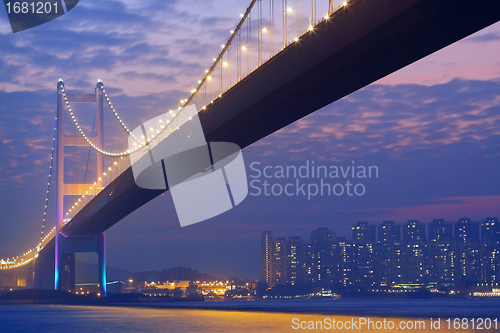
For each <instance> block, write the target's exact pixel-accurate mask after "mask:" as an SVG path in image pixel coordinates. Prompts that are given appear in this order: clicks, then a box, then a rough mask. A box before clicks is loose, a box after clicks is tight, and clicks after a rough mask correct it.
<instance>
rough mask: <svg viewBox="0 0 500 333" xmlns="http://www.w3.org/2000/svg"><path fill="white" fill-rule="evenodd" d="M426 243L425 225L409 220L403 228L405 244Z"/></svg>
mask: <svg viewBox="0 0 500 333" xmlns="http://www.w3.org/2000/svg"><path fill="white" fill-rule="evenodd" d="M424 241H425V224H424V223H422V222H419V221H418V220H408V222H406V223H405V224H404V226H403V242H405V243H415V242H424Z"/></svg>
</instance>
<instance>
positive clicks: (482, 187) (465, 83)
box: [0, 0, 500, 278]
mask: <svg viewBox="0 0 500 333" xmlns="http://www.w3.org/2000/svg"><path fill="white" fill-rule="evenodd" d="M247 5H248V2H247V1H240V0H238V1H235V0H232V1H228V0H219V1H194V0H187V1H186V0H183V1H170V0H169V1H165V0H158V1H153V0H151V1H136V0H121V1H93V0H81V1H80V3H79V4H78V6H77V7H75V9H73V10H72V11H71V12H69V13H68V14H66V15H63V16H61V17H60V18H58V19H56V20H54V21H51V22H49V23H46V24H44V25H41V26H39V27H35V28H32V29H29V30H26V31H23V32H19V33H16V34H13V33H12V32H11V30H10V26H9V24H8V19H7V15H6V12H5V11H4V10H3V9H0V156H1V158H0V185H1V186H0V254H20V253H23V252H25V251H26V249H29V248H32V247H33V246H34V244H36V243H37V240H38V239H39V235H40V230H41V223H42V215H43V207H44V200H45V192H46V186H47V176H48V169H49V162H50V152H51V146H52V135H53V126H54V117H55V113H56V105H55V101H56V83H57V80H58V79H59V78H60V77H62V78H63V79H64V81H65V84H66V89H67V90H68V91H69V92H91V91H93V88H94V87H95V82H96V80H97V79H101V80H103V82H104V84H105V86H106V89H107V91H108V93H109V95H110V97H111V98H112V100H113V104H114V106H115V108H116V109H117V110H118V111H119V112H120V114H121V117H122V119H124V122H125V123H126V124H128V126H129V127H131V128H134V127H135V126H138V125H139V124H140V123H142V122H144V121H146V120H148V119H150V118H152V117H155V116H157V115H159V114H160V113H162V112H165V111H166V110H167V109H168V108H170V107H172V106H176V103H177V101H178V100H179V99H180V98H185V97H187V95H188V92H189V91H190V90H191V89H192V86H193V84H194V83H195V82H196V81H197V80H198V79H200V78H201V77H202V75H203V71H204V69H205V68H207V67H208V66H210V65H211V59H212V58H213V56H214V55H216V54H217V53H218V52H219V50H220V44H221V43H224V41H225V40H226V38H227V37H228V34H229V30H230V29H232V28H233V27H234V25H235V24H236V23H237V21H238V20H239V14H240V13H241V12H243V11H244V9H245V8H246V6H247ZM499 54H500V24H498V23H497V24H495V25H492V26H490V27H488V28H486V29H484V30H482V31H479V32H477V33H476V34H474V35H471V36H469V37H467V38H465V39H463V40H461V41H459V42H457V43H455V44H453V45H450V46H448V47H446V48H444V49H442V50H440V51H438V52H436V53H434V54H432V55H430V56H428V57H426V58H424V59H421V60H420V61H418V62H415V63H413V64H411V65H409V66H408V67H406V68H403V69H401V70H399V71H397V72H395V73H393V74H391V75H389V76H387V77H384V78H382V79H381V80H379V81H377V82H375V83H373V84H371V85H369V86H367V87H365V88H363V89H361V90H359V91H357V92H354V93H352V94H351V95H349V96H346V97H345V98H343V99H341V100H339V101H337V102H335V103H332V104H331V105H328V106H326V107H324V108H322V109H321V110H318V111H316V112H314V113H313V114H311V115H309V116H307V117H305V118H303V119H300V120H298V121H297V122H295V123H293V124H291V125H289V126H287V127H285V128H283V129H281V130H279V131H277V132H276V133H274V134H272V135H270V136H268V137H266V138H264V139H262V140H260V141H258V142H256V143H255V144H253V145H251V146H249V147H247V148H245V149H244V153H243V156H244V159H245V165H246V171H247V175H248V178H249V181H252V180H255V179H257V180H260V181H261V183H260V184H262V182H263V181H264V180H266V179H265V178H264V177H263V176H261V177H259V178H256V176H257V171H255V170H254V169H260V171H262V170H263V168H264V167H265V166H270V167H272V170H277V168H276V167H278V166H283V167H285V168H286V167H287V166H295V167H296V168H300V167H301V166H303V165H305V164H306V163H309V164H312V163H313V162H314V164H315V165H324V166H327V167H333V166H337V167H339V168H340V167H343V168H346V167H348V166H352V165H355V166H366V167H368V166H376V167H377V169H378V177H375V176H373V177H372V178H369V179H351V181H352V182H353V183H354V184H358V183H361V184H363V186H364V194H363V195H359V196H358V195H352V196H348V195H341V196H335V195H330V196H327V195H323V196H321V195H316V196H313V197H310V198H309V199H308V198H307V195H306V196H304V195H292V196H286V195H280V196H275V195H272V194H271V195H269V196H266V195H265V194H263V193H261V195H258V196H257V195H253V194H255V193H256V192H257V190H256V189H255V188H253V187H250V188H249V191H250V194H249V195H248V197H247V198H246V199H245V200H244V201H243V202H242V203H241V204H240V205H238V206H237V207H236V208H234V209H232V210H230V211H228V212H226V213H224V214H222V215H219V216H217V217H214V218H212V219H210V220H207V221H204V222H201V223H198V224H195V225H192V226H188V227H183V228H181V227H180V226H179V222H178V219H177V216H176V212H175V209H174V207H173V202H172V198H171V196H170V194H169V193H165V194H164V195H162V196H160V197H159V198H157V199H155V200H154V201H152V202H150V203H148V204H147V205H145V206H144V207H142V208H141V209H139V210H137V211H135V212H134V213H132V214H130V215H129V216H128V217H126V218H125V219H123V220H122V221H121V222H119V223H118V224H116V225H115V226H113V227H112V228H111V229H109V230H108V231H107V251H108V265H109V266H112V267H117V268H121V269H126V270H129V271H141V270H150V269H161V268H169V267H173V266H186V267H192V268H194V269H197V270H198V271H201V272H204V273H207V274H211V275H215V276H220V277H240V278H259V276H260V261H259V260H260V234H261V232H262V231H264V230H272V231H273V234H274V235H276V236H301V237H303V238H304V239H307V238H309V236H310V233H311V231H312V230H313V229H315V228H317V227H328V228H329V229H332V230H334V231H335V232H336V233H337V235H340V236H347V237H348V238H350V236H351V233H350V227H351V226H352V225H353V224H355V223H356V222H357V221H361V220H366V221H369V222H371V223H380V222H381V221H383V220H395V221H396V222H397V223H404V222H405V221H406V220H408V219H419V220H421V221H423V222H429V221H431V220H432V219H434V218H444V219H447V220H449V221H455V220H457V219H458V218H460V217H463V216H467V217H470V218H472V219H474V220H481V219H484V218H485V217H487V216H500V177H499V176H498V173H499V171H500V170H499V169H500V168H499V167H500V94H499V92H500V60H499V59H500V58H499V57H498V55H499ZM105 111H109V110H105ZM252 163H257V164H252ZM258 163H260V164H258ZM252 166H253V167H252ZM356 170H358V169H356ZM267 180H268V182H269V183H270V184H281V186H285V185H286V184H288V183H294V184H295V182H296V181H297V179H295V178H294V179H277V178H276V177H273V178H269V179H267ZM298 180H299V181H301V182H304V183H306V184H313V183H315V184H319V181H320V180H319V179H298ZM325 180H326V181H328V182H330V184H332V186H333V185H334V184H336V183H345V179H325ZM253 184H254V185H255V184H259V183H253ZM276 186H278V185H276ZM306 187H307V185H306ZM276 188H278V187H276ZM359 189H361V187H358V190H359ZM261 190H263V188H262V186H261ZM52 199H53V198H52V196H51V200H52ZM52 205H53V200H52V204H51V206H50V209H49V217H52V219H53V215H54V214H53V211H54V209H53V206H52ZM50 223H51V222H48V225H50V226H53V225H54V224H53V223H52V224H50ZM78 258H79V257H78V256H77V259H78ZM81 258H82V260H95V258H93V257H92V258H90V259H89V257H88V256H82V257H81Z"/></svg>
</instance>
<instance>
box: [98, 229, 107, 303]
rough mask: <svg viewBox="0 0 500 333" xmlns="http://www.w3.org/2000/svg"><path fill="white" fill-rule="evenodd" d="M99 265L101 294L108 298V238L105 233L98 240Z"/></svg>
mask: <svg viewBox="0 0 500 333" xmlns="http://www.w3.org/2000/svg"><path fill="white" fill-rule="evenodd" d="M96 241H97V258H98V259H97V262H98V263H97V264H98V265H99V293H100V294H101V296H106V236H105V235H104V233H102V234H100V235H99V236H97V238H96Z"/></svg>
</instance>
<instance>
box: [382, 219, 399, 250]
mask: <svg viewBox="0 0 500 333" xmlns="http://www.w3.org/2000/svg"><path fill="white" fill-rule="evenodd" d="M400 241H401V225H400V224H395V223H394V221H383V222H382V224H379V226H378V242H379V243H380V244H384V245H389V244H393V243H395V242H400Z"/></svg>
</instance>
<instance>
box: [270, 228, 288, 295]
mask: <svg viewBox="0 0 500 333" xmlns="http://www.w3.org/2000/svg"><path fill="white" fill-rule="evenodd" d="M272 258H273V261H272V269H271V272H272V275H271V276H272V281H271V283H270V284H269V285H270V286H273V285H275V284H284V283H285V264H286V254H285V238H284V237H276V238H274V239H273V254H272Z"/></svg>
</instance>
